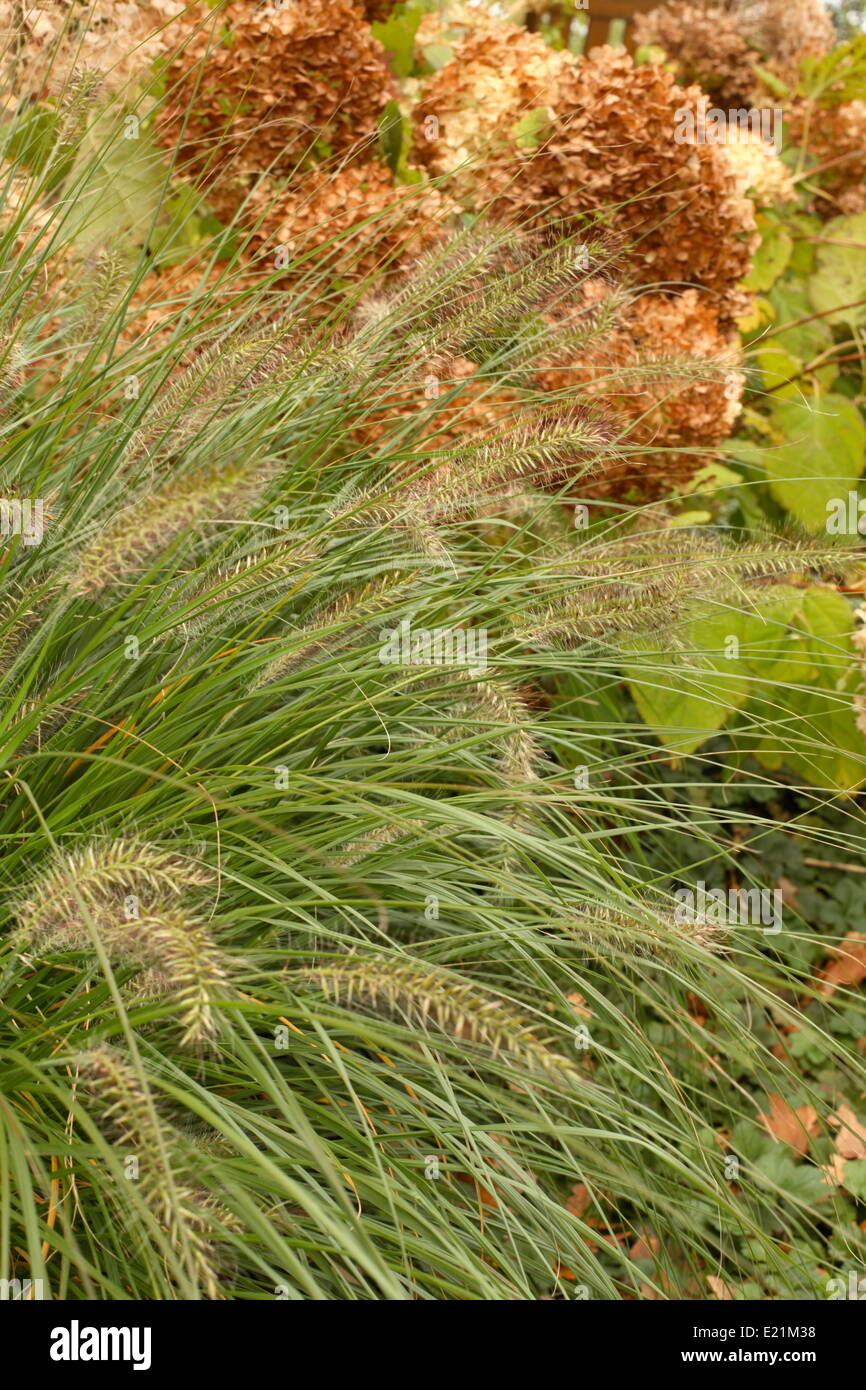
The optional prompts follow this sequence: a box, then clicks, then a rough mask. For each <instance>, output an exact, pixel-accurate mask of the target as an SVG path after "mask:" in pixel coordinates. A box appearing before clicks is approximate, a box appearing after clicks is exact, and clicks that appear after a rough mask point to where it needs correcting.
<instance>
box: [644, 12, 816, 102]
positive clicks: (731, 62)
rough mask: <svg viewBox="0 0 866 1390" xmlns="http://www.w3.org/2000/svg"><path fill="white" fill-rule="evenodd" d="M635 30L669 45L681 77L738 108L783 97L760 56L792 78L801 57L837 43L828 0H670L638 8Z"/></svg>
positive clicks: (651, 41) (650, 40) (779, 73)
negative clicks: (765, 79)
mask: <svg viewBox="0 0 866 1390" xmlns="http://www.w3.org/2000/svg"><path fill="white" fill-rule="evenodd" d="M633 34H634V39H635V42H636V43H637V44H639V45H640V44H653V45H658V46H659V47H661V48H663V49H664V50H665V53H666V54H667V55H668V57H669V58H670V59H671V60H672V61H673V62H674V64H675V65H676V72H677V76H678V78H680V79H681V80H683V81H686V82H697V83H699V84H700V86H701V87H703V89H704V91H706V92H709V93H711V95H712V96H713V97H715V98H717V99H718V100H719V101H721V102H723V103H724V104H725V105H726V106H727V107H733V108H739V107H749V106H753V105H768V106H772V105H775V103H776V98H775V97H774V96H773V94H772V93H771V92H770V91H769V90H768V88H766V87H762V86H761V84H760V83H759V81H758V80H757V78H756V75H755V72H754V67H753V64H755V63H760V64H761V65H762V66H763V67H766V68H768V69H769V70H770V71H771V72H773V73H775V75H776V76H778V77H780V78H782V80H783V81H785V82H792V81H793V80H794V79H795V78H796V75H797V68H798V65H799V62H800V59H801V58H803V57H805V56H806V55H807V54H822V53H827V52H829V50H830V49H831V48H832V46H833V43H834V35H833V23H832V20H831V19H830V16H829V14H828V12H827V10H826V8H825V6H824V4H823V3H822V0H709V3H707V4H703V3H700V0H669V3H667V4H664V5H659V6H658V8H657V9H654V10H650V11H649V12H648V13H647V14H641V15H637V16H636V18H635V22H634V30H633Z"/></svg>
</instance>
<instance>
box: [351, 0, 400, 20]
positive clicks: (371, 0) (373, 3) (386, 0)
mask: <svg viewBox="0 0 866 1390" xmlns="http://www.w3.org/2000/svg"><path fill="white" fill-rule="evenodd" d="M358 3H359V5H360V7H361V11H362V13H363V15H364V18H365V19H366V21H367V23H368V24H378V23H379V22H380V21H381V20H383V19H387V18H388V16H389V15H390V13H391V11H392V10H393V8H394V6H395V4H396V3H397V0H358Z"/></svg>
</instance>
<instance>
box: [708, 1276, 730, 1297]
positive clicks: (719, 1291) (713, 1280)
mask: <svg viewBox="0 0 866 1390" xmlns="http://www.w3.org/2000/svg"><path fill="white" fill-rule="evenodd" d="M707 1283H708V1284H709V1286H710V1288H711V1289H712V1291H713V1293H714V1294H715V1295H716V1298H718V1299H721V1300H722V1302H724V1303H729V1302H733V1299H734V1295H733V1294H732V1292H731V1289H730V1287H729V1285H728V1284H726V1283H725V1281H724V1279H720V1278H719V1277H718V1275H717V1274H708V1275H707Z"/></svg>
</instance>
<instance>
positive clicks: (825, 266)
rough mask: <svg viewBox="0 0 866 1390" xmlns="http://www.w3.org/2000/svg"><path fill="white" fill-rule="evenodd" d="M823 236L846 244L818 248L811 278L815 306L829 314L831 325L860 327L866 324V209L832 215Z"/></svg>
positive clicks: (811, 290) (827, 319) (828, 321)
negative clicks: (816, 264) (854, 213)
mask: <svg viewBox="0 0 866 1390" xmlns="http://www.w3.org/2000/svg"><path fill="white" fill-rule="evenodd" d="M823 235H824V239H825V241H829V242H834V243H843V244H836V245H830V246H827V245H819V247H818V255H817V260H818V268H817V270H816V271H815V273H814V275H812V276H811V277H810V279H809V297H810V299H811V301H812V307H813V308H814V309H815V311H816V313H819V314H826V316H827V318H826V321H827V323H829V324H838V325H847V326H848V327H850V328H853V329H858V328H861V327H862V326H863V324H866V212H858V213H857V214H856V215H855V216H854V217H834V218H832V220H831V221H830V222H827V223H826V224H825V227H824V233H823ZM858 301H861V302H859V303H858Z"/></svg>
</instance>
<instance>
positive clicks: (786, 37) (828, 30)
mask: <svg viewBox="0 0 866 1390" xmlns="http://www.w3.org/2000/svg"><path fill="white" fill-rule="evenodd" d="M736 10H737V13H738V14H739V16H740V22H741V27H742V32H743V34H744V35H745V37H746V38H747V40H748V42H749V43H750V44H751V45H752V46H753V47H754V48H756V49H758V51H759V53H760V54H761V55H762V57H763V58H764V59H766V60H767V62H768V63H769V64H770V65H771V66H772V68H773V71H774V72H776V73H778V75H779V76H780V77H782V78H784V79H785V80H786V81H792V80H793V79H794V78H795V77H796V75H797V67H798V64H799V62H800V59H801V58H804V57H806V55H807V54H812V55H815V56H820V55H822V54H824V53H829V51H830V49H831V48H832V47H833V45H834V44H835V42H836V35H835V32H834V29H833V21H832V19H831V18H830V12H829V10H828V9H827V6H826V5H825V4H824V3H823V0H738V3H737V4H736Z"/></svg>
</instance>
